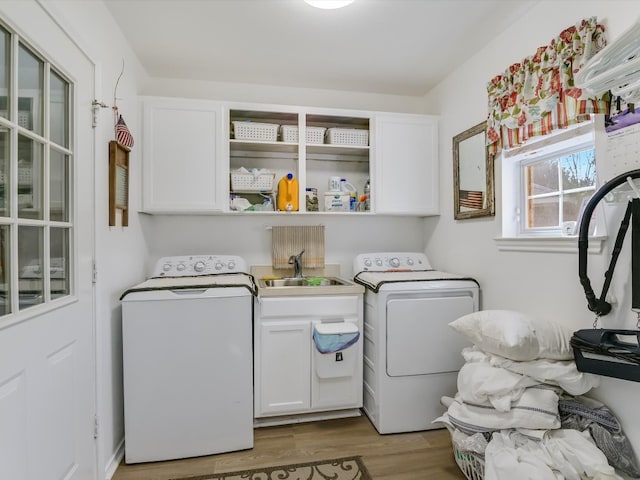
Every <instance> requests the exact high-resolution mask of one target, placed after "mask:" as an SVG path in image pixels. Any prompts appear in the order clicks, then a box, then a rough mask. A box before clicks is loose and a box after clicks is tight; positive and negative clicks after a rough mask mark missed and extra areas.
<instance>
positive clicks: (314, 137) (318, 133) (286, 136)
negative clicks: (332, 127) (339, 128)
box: [280, 125, 326, 144]
mask: <svg viewBox="0 0 640 480" xmlns="http://www.w3.org/2000/svg"><path fill="white" fill-rule="evenodd" d="M280 129H281V131H282V141H283V142H288V143H298V127H297V126H295V125H282V126H281V127H280ZM325 130H326V128H324V127H307V134H306V137H307V144H310V143H312V144H316V143H324V132H325Z"/></svg>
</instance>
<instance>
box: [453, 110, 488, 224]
mask: <svg viewBox="0 0 640 480" xmlns="http://www.w3.org/2000/svg"><path fill="white" fill-rule="evenodd" d="M486 127H487V124H486V122H482V123H479V124H478V125H476V126H475V127H471V128H470V129H468V130H465V131H464V132H462V133H459V134H458V135H456V136H455V137H453V216H454V218H455V219H456V220H461V219H465V218H475V217H486V216H491V215H494V214H495V208H494V192H493V155H489V152H488V150H487V147H486V141H485V135H486Z"/></svg>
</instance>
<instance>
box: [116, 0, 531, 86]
mask: <svg viewBox="0 0 640 480" xmlns="http://www.w3.org/2000/svg"><path fill="white" fill-rule="evenodd" d="M104 2H105V3H106V5H107V8H108V9H109V10H110V11H111V13H112V15H113V17H114V18H115V20H116V22H117V23H118V24H119V25H120V28H121V29H122V31H123V33H124V35H125V36H126V37H127V39H128V40H129V42H130V43H131V45H132V47H133V49H134V51H135V52H136V54H137V56H138V58H139V60H140V62H142V65H143V66H144V67H145V68H146V70H147V72H148V74H149V75H151V76H152V77H163V78H182V79H193V80H208V81H215V82H234V83H236V82H240V83H250V84H260V85H275V86H285V87H303V88H304V87H306V88H319V89H332V90H346V91H359V92H369V93H383V94H397V95H411V96H413V95H419V96H421V95H424V94H425V93H426V92H428V91H429V90H430V89H431V88H432V87H433V86H435V85H437V84H438V83H439V81H440V80H441V79H442V78H443V77H444V76H446V75H447V74H448V73H449V72H451V71H452V69H453V68H454V67H455V65H456V64H458V63H460V62H463V61H464V60H466V59H467V58H469V57H471V56H473V55H474V53H476V52H477V51H478V50H479V49H480V48H482V46H483V45H484V44H485V43H486V42H487V41H489V40H490V39H491V38H492V37H494V36H495V35H496V34H497V33H500V32H501V31H502V30H503V29H504V28H506V27H507V26H508V25H509V23H510V22H511V21H512V20H513V19H515V18H517V17H520V16H522V15H524V14H525V12H526V11H527V10H528V9H529V8H530V7H531V6H532V5H533V4H534V3H536V1H535V0H355V2H354V3H353V4H351V5H349V6H348V7H346V8H343V9H339V10H319V9H316V8H313V7H310V6H309V5H307V4H306V3H304V2H303V1H302V0H104Z"/></svg>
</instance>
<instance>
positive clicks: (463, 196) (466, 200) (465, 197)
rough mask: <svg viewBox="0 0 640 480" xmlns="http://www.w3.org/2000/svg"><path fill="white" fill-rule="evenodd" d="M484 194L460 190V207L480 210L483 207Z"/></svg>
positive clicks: (477, 191) (476, 191)
mask: <svg viewBox="0 0 640 480" xmlns="http://www.w3.org/2000/svg"><path fill="white" fill-rule="evenodd" d="M483 197H484V194H483V193H482V192H481V191H479V190H460V206H461V207H466V208H473V209H476V210H478V209H481V208H483V206H484V198H483Z"/></svg>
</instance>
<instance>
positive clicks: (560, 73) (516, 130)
mask: <svg viewBox="0 0 640 480" xmlns="http://www.w3.org/2000/svg"><path fill="white" fill-rule="evenodd" d="M605 45H606V39H605V29H604V27H603V26H602V25H601V24H599V23H597V20H596V18H595V17H591V18H589V19H586V20H582V21H581V22H579V23H578V24H576V25H575V26H572V27H569V28H567V29H565V30H563V31H562V32H561V33H560V35H559V36H558V37H557V38H555V39H553V40H552V41H551V43H550V44H549V45H546V46H542V47H539V48H538V49H537V51H536V52H535V54H533V55H532V56H530V57H526V58H525V59H523V60H522V61H521V62H519V63H514V64H513V65H511V66H509V67H508V68H507V69H506V70H505V71H504V73H501V74H499V75H496V76H495V77H493V78H492V79H491V81H490V82H489V83H488V84H487V92H488V102H489V105H488V107H489V116H488V119H487V145H488V147H489V150H490V152H491V153H497V152H498V151H500V150H501V149H502V148H512V147H515V146H518V145H520V144H522V143H523V142H525V141H526V140H527V139H529V138H530V137H532V136H535V135H545V134H547V133H549V132H551V131H552V130H555V129H559V128H566V127H567V126H569V125H572V124H575V123H579V122H582V121H585V120H588V119H589V115H590V114H591V113H608V108H609V102H608V99H607V98H604V97H605V96H606V97H608V95H605V96H603V97H599V98H594V97H589V96H588V95H587V92H585V91H583V90H582V89H580V88H577V87H575V85H574V82H573V76H574V75H575V74H576V73H577V72H578V71H579V70H580V68H582V66H584V64H585V63H586V62H587V61H588V60H589V59H590V58H591V57H593V56H594V55H595V54H596V53H597V52H598V51H600V50H601V49H602V48H604V46H605Z"/></svg>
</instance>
